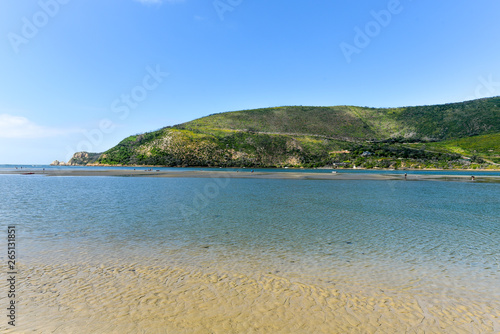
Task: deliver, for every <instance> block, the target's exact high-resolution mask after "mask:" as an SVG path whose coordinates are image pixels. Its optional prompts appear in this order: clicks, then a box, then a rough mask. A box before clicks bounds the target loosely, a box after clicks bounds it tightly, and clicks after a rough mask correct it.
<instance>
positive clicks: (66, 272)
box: [0, 261, 500, 333]
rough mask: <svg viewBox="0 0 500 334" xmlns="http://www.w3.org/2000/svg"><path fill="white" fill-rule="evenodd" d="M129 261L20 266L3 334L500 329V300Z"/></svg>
mask: <svg viewBox="0 0 500 334" xmlns="http://www.w3.org/2000/svg"><path fill="white" fill-rule="evenodd" d="M124 262H125V261H124ZM124 262H122V263H120V264H113V263H102V264H100V265H99V264H96V265H91V264H83V263H82V264H41V263H39V264H30V266H29V267H23V268H22V272H23V273H24V275H23V278H22V280H21V282H20V286H22V299H21V300H20V302H19V310H20V311H19V312H20V314H22V318H20V320H19V326H18V327H17V328H16V330H8V331H7V332H6V333H27V332H31V331H32V330H36V331H39V332H41V333H81V332H82V331H81V329H82V328H85V332H86V333H487V332H491V333H498V331H499V329H500V307H499V306H500V305H498V304H497V305H493V304H488V303H483V302H482V301H480V300H474V301H471V300H467V299H461V298H457V297H452V296H446V295H444V294H442V295H434V296H433V295H430V294H425V295H419V294H415V293H412V292H408V291H396V290H382V289H371V290H369V289H366V288H363V287H354V288H352V289H349V290H345V289H343V288H342V287H341V286H340V285H336V284H335V282H329V283H326V282H325V283H324V284H307V283H304V282H302V281H301V279H300V278H290V277H283V276H280V275H276V274H271V273H258V272H257V273H254V274H245V273H237V272H224V271H223V270H216V269H214V268H207V269H200V268H198V267H190V266H189V265H183V266H147V265H144V264H139V263H124ZM356 288H358V289H359V290H357V291H356ZM3 299H5V296H2V297H1V298H0V301H2V300H3ZM35 315H36V316H35Z"/></svg>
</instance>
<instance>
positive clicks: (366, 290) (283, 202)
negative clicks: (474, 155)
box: [0, 175, 500, 333]
mask: <svg viewBox="0 0 500 334" xmlns="http://www.w3.org/2000/svg"><path fill="white" fill-rule="evenodd" d="M0 194H1V200H0V223H1V226H2V230H4V231H5V230H6V226H7V225H8V224H10V225H12V224H15V225H16V227H17V234H18V247H19V253H18V263H19V266H20V275H19V277H20V280H21V281H20V282H21V285H20V291H19V296H20V297H19V298H20V299H19V301H18V302H19V305H20V306H19V316H18V323H19V327H17V328H16V329H15V330H13V329H10V331H11V332H27V331H32V330H39V331H40V332H52V331H55V332H60V333H67V332H74V333H78V332H81V328H82V327H81V326H85V328H86V332H87V333H91V332H95V333H100V332H102V333H104V332H113V333H114V332H120V331H121V332H123V331H125V332H148V333H149V332H154V333H163V332H176V333H177V332H181V333H182V332H186V333H191V332H199V333H211V332H215V333H218V332H221V333H232V332H234V333H238V332H257V333H267V332H273V333H280V332H283V333H287V332H299V333H300V332H303V333H311V332H328V333H336V332H339V333H340V332H353V333H358V332H359V333H367V332H373V333H375V332H376V331H380V332H384V333H392V332H394V333H396V332H415V333H417V332H423V331H426V332H430V333H434V332H436V333H438V332H445V333H446V332H449V333H461V332H464V333H471V332H472V333H474V332H478V333H479V332H499V331H500V302H499V300H500V243H499V242H498V240H500V186H499V185H498V184H495V183H474V182H443V181H415V182H411V181H408V182H405V181H403V180H402V181H373V180H345V181H342V180H335V181H319V180H275V179H224V178H221V179H210V178H207V179H202V178H141V177H134V178H126V177H90V176H89V177H44V176H39V175H34V176H22V175H0ZM5 239H6V237H2V240H1V242H2V245H3V243H4V242H5ZM2 249H5V247H4V246H2ZM5 255H6V254H5V251H2V253H0V260H1V261H2V262H5V261H6V256H5ZM0 302H1V303H2V305H3V304H5V303H6V302H7V299H6V296H5V294H3V293H2V295H1V296H0ZM1 325H2V326H3V325H4V324H1Z"/></svg>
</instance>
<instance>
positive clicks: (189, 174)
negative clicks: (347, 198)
mask: <svg viewBox="0 0 500 334" xmlns="http://www.w3.org/2000/svg"><path fill="white" fill-rule="evenodd" d="M0 174H19V175H25V176H33V175H45V176H114V177H167V178H238V179H288V180H381V181H384V180H385V181H389V180H403V181H404V180H405V176H404V175H403V174H386V173H384V174H383V173H380V174H378V173H307V172H250V171H244V172H239V171H203V170H185V171H178V170H176V171H165V170H144V169H137V170H130V169H127V170H123V169H109V170H69V169H62V170H45V171H41V170H39V169H36V170H29V169H25V170H12V171H9V170H7V171H6V170H4V171H0ZM472 175H474V174H473V173H471V174H470V175H469V174H464V175H444V174H411V173H408V176H407V177H406V181H424V180H429V181H430V180H434V181H473V180H472ZM474 182H495V183H496V182H500V176H490V175H479V176H475V179H474Z"/></svg>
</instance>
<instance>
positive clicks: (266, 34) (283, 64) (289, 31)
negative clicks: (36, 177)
mask: <svg viewBox="0 0 500 334" xmlns="http://www.w3.org/2000/svg"><path fill="white" fill-rule="evenodd" d="M499 13H500V2H499V1H498V0H481V1H470V0H442V1H435V0H433V1H431V0H400V1H397V0H389V1H388V0H370V1H362V0H360V1H340V0H312V1H307V2H306V1H284V0H274V1H263V0H261V1H259V0H252V1H250V0H216V1H212V0H210V1H199V0H198V1H197V0H176V1H175V0H170V1H168V0H163V1H161V0H157V1H139V0H107V1H103V0H41V1H31V0H29V1H28V0H23V1H2V2H0V75H1V76H0V163H14V164H20V163H37V164H45V163H50V162H52V161H53V160H55V159H58V160H65V161H66V160H67V159H68V158H69V156H70V155H71V154H72V153H73V152H74V151H76V150H77V149H79V148H81V149H90V150H91V151H94V152H101V151H104V150H106V149H108V148H110V147H112V146H114V145H116V144H117V143H118V142H119V141H120V140H121V139H123V138H124V137H126V136H128V135H131V134H136V133H140V132H145V131H151V130H155V129H158V128H161V127H163V126H167V125H174V124H178V123H182V122H185V121H189V120H192V119H195V118H199V117H202V116H205V115H208V114H212V113H218V112H224V111H233V110H241V109H250V108H257V107H269V106H282V105H316V106H319V105H322V106H325V105H326V106H333V105H346V104H347V105H359V106H371V107H397V106H408V105H423V104H439V103H448V102H457V101H463V100H467V99H473V98H476V97H477V98H479V97H486V96H497V95H500V61H499V55H500V43H499V40H498V37H499V36H500V20H499V19H498V16H499ZM155 72H156V73H155ZM151 73H153V74H151ZM167 73H168V75H167ZM110 124H111V125H110Z"/></svg>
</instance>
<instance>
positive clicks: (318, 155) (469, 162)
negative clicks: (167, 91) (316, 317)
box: [96, 97, 500, 168]
mask: <svg viewBox="0 0 500 334" xmlns="http://www.w3.org/2000/svg"><path fill="white" fill-rule="evenodd" d="M498 134H500V98H499V97H495V98H488V99H480V100H474V101H468V102H462V103H452V104H445V105H435V106H420V107H405V108H390V109H382V108H366V107H365V108H363V107H352V106H338V107H303V106H292V107H277V108H265V109H255V110H243V111H235V112H227V113H221V114H215V115H210V116H207V117H203V118H200V119H197V120H194V121H191V122H187V123H183V124H179V125H176V126H173V127H167V128H163V129H160V130H158V131H154V132H150V133H145V134H140V135H135V136H130V137H128V138H126V139H124V140H123V141H122V142H120V143H119V144H118V145H117V146H115V147H113V148H111V149H110V150H108V151H106V152H104V153H103V154H102V155H101V156H100V157H99V158H98V159H97V161H96V163H98V164H109V165H116V164H122V165H164V166H225V167H241V166H248V167H283V166H293V167H319V166H325V165H335V166H341V167H352V166H354V165H356V166H360V167H368V168H370V167H392V168H398V167H437V168H462V167H471V166H472V167H476V168H477V167H480V166H482V167H485V166H486V165H487V161H485V160H484V159H487V160H488V159H489V161H490V162H491V161H492V160H493V161H495V159H496V158H495V157H497V156H498V154H499V151H498V145H495V142H497V141H498ZM478 136H481V138H480V139H474V138H479V137H478ZM454 143H455V144H454ZM453 145H455V146H453ZM474 145H476V146H477V148H472V147H473V146H474ZM454 147H460V148H461V150H457V149H455V148H454ZM464 157H467V158H466V159H464Z"/></svg>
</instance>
